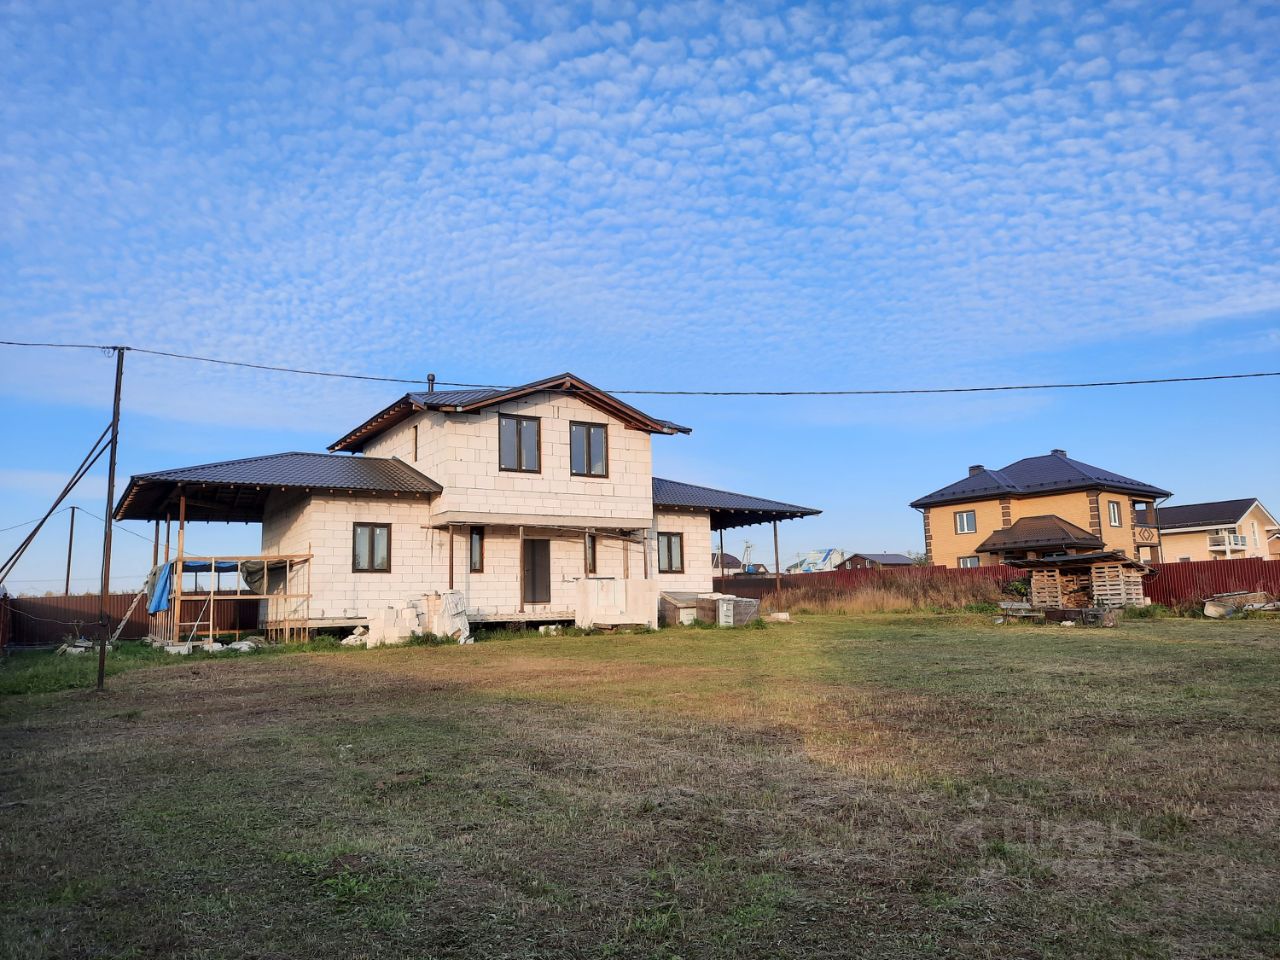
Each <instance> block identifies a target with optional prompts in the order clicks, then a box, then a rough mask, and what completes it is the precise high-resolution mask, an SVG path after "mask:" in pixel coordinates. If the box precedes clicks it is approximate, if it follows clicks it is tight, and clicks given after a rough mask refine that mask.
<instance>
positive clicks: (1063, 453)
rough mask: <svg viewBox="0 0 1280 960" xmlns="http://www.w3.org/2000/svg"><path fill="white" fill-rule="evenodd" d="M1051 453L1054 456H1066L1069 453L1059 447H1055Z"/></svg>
mask: <svg viewBox="0 0 1280 960" xmlns="http://www.w3.org/2000/svg"><path fill="white" fill-rule="evenodd" d="M1049 454H1050V455H1051V456H1054V457H1065V456H1066V455H1067V451H1065V450H1059V449H1058V448H1057V447H1054V448H1053V449H1052V450H1050V451H1049Z"/></svg>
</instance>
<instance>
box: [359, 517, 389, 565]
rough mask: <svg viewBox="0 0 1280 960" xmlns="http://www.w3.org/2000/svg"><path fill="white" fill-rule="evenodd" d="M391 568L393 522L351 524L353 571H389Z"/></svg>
mask: <svg viewBox="0 0 1280 960" xmlns="http://www.w3.org/2000/svg"><path fill="white" fill-rule="evenodd" d="M390 570H391V524H389V523H353V524H352V525H351V571H352V572H353V573H387V572H389V571H390Z"/></svg>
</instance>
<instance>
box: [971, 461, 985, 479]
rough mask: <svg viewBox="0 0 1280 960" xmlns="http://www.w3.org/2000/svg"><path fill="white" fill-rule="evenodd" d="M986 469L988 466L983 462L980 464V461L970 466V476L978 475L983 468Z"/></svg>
mask: <svg viewBox="0 0 1280 960" xmlns="http://www.w3.org/2000/svg"><path fill="white" fill-rule="evenodd" d="M985 469H987V468H986V467H984V466H983V465H982V464H980V463H975V464H974V465H973V466H972V467H970V468H969V476H971V477H973V476H977V475H978V474H980V473H981V472H982V471H983V470H985Z"/></svg>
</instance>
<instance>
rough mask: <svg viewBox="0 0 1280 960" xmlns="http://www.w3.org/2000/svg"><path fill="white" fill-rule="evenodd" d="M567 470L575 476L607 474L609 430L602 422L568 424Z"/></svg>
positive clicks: (602, 475) (603, 475)
mask: <svg viewBox="0 0 1280 960" xmlns="http://www.w3.org/2000/svg"><path fill="white" fill-rule="evenodd" d="M569 472H570V473H571V474H573V475H574V476H575V477H607V476H608V475H609V432H608V429H607V428H606V427H605V425H604V424H603V423H570V424H569Z"/></svg>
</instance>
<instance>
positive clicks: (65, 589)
mask: <svg viewBox="0 0 1280 960" xmlns="http://www.w3.org/2000/svg"><path fill="white" fill-rule="evenodd" d="M75 542H76V508H75V507H72V508H71V531H70V532H69V533H68V534H67V582H66V583H64V584H63V586H62V595H63V596H64V597H69V596H71V547H72V546H73V545H74V544H75Z"/></svg>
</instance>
